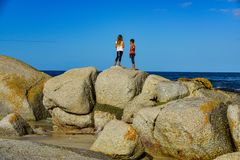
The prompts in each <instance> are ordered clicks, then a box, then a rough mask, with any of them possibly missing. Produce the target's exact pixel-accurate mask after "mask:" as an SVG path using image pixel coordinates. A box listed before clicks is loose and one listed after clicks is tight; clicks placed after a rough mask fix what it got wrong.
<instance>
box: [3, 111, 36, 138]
mask: <svg viewBox="0 0 240 160" xmlns="http://www.w3.org/2000/svg"><path fill="white" fill-rule="evenodd" d="M27 134H33V130H32V128H31V127H30V125H29V124H28V123H27V122H26V121H25V120H24V119H23V118H22V117H21V116H20V115H18V114H16V113H11V114H9V115H7V116H6V117H4V118H3V119H2V120H1V121H0V136H5V137H12V136H23V135H27Z"/></svg>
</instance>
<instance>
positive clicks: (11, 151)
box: [0, 139, 111, 160]
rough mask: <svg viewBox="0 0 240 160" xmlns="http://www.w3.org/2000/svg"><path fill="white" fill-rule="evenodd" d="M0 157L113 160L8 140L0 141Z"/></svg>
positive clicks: (48, 146) (47, 159)
mask: <svg viewBox="0 0 240 160" xmlns="http://www.w3.org/2000/svg"><path fill="white" fill-rule="evenodd" d="M0 155H1V156H0V159H1V160H10V159H11V160H70V159H71V160H75V159H76V160H78V159H79V160H103V159H104V160H111V158H109V157H107V156H105V155H102V154H99V153H95V152H92V151H87V150H77V149H76V150H74V149H68V148H63V147H56V146H51V145H45V144H40V143H34V142H30V141H19V140H7V139H0Z"/></svg>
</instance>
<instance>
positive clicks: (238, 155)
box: [214, 152, 240, 160]
mask: <svg viewBox="0 0 240 160" xmlns="http://www.w3.org/2000/svg"><path fill="white" fill-rule="evenodd" d="M239 159H240V152H234V153H228V154H224V155H222V156H219V157H217V158H216V159H214V160H239Z"/></svg>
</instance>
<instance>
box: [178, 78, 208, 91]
mask: <svg viewBox="0 0 240 160" xmlns="http://www.w3.org/2000/svg"><path fill="white" fill-rule="evenodd" d="M178 80H179V81H182V82H194V83H198V84H200V85H203V86H204V88H206V89H213V85H212V83H211V81H209V80H208V79H206V78H193V79H190V78H179V79H178Z"/></svg>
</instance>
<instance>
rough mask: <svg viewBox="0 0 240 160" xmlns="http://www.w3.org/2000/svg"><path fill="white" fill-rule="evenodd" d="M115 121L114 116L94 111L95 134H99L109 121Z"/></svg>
mask: <svg viewBox="0 0 240 160" xmlns="http://www.w3.org/2000/svg"><path fill="white" fill-rule="evenodd" d="M113 119H116V116H115V115H114V114H111V113H109V112H103V111H94V127H95V130H96V132H97V133H98V132H100V131H101V130H102V129H103V128H104V126H105V125H106V124H107V123H108V122H109V121H111V120H113Z"/></svg>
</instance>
